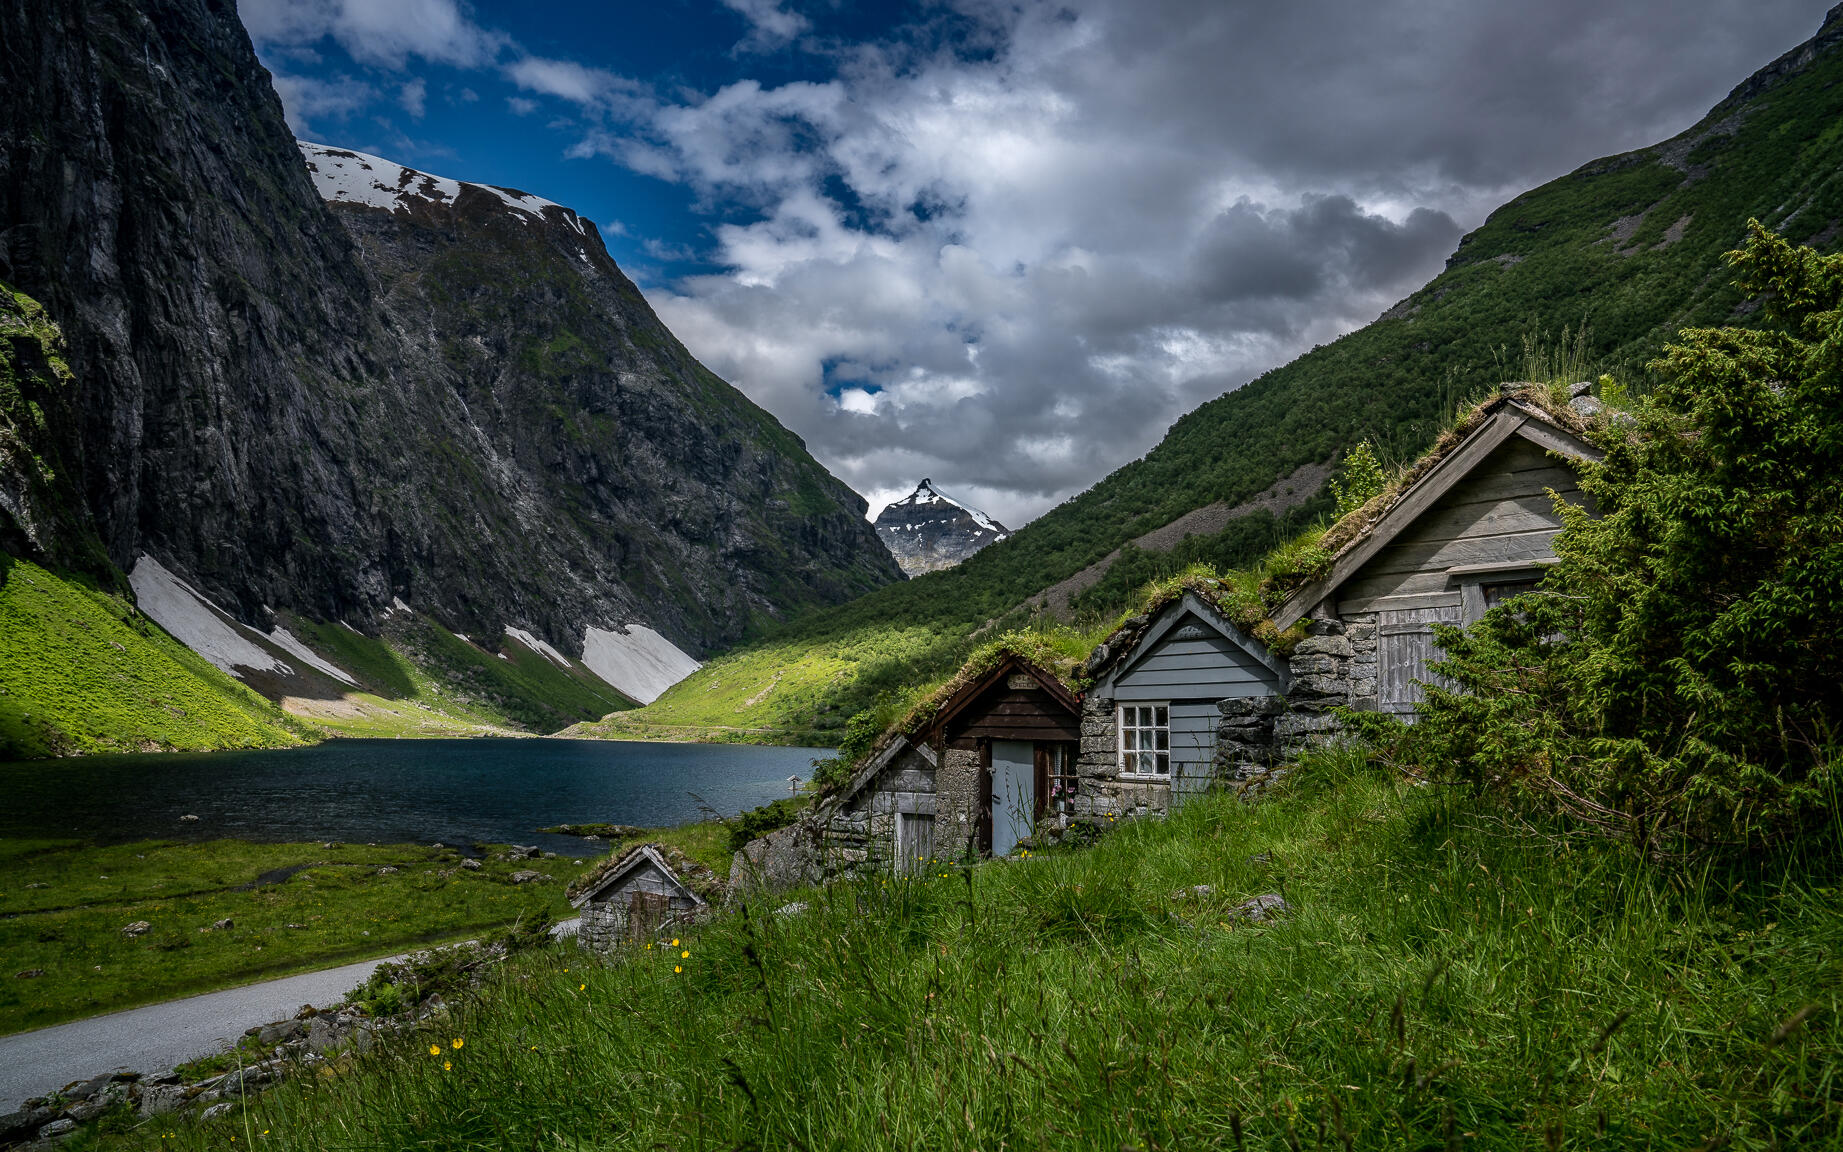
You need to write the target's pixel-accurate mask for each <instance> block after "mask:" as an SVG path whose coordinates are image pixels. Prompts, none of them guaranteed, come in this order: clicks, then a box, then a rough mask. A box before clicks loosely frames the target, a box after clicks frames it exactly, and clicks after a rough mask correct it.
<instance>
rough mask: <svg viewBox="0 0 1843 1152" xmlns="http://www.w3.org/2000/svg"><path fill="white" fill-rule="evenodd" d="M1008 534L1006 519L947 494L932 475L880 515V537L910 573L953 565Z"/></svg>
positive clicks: (910, 574) (878, 523)
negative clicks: (995, 517) (991, 515)
mask: <svg viewBox="0 0 1843 1152" xmlns="http://www.w3.org/2000/svg"><path fill="white" fill-rule="evenodd" d="M1010 534H1011V531H1010V529H1008V528H1006V527H1005V526H1004V525H1003V524H1000V523H999V522H998V521H996V520H994V519H992V518H991V517H990V516H987V515H986V514H985V513H984V512H981V511H979V510H978V509H977V508H969V507H967V506H966V505H965V504H962V503H960V502H959V501H957V500H955V499H953V498H952V497H950V496H947V495H945V494H943V493H942V492H941V490H940V489H938V488H936V487H935V486H934V481H932V480H928V479H924V480H923V481H922V482H921V483H920V484H917V485H916V486H915V491H913V492H911V493H909V494H908V495H907V496H906V497H904V498H903V499H901V500H898V501H896V502H895V503H893V504H891V505H889V506H888V507H887V508H885V509H883V511H881V512H879V513H878V514H877V536H878V538H879V539H881V540H882V541H883V543H884V546H885V547H887V548H888V549H889V550H890V555H892V556H894V557H895V558H896V563H898V564H900V565H902V571H903V572H904V574H906V575H909V576H920V575H921V574H922V573H924V572H939V571H941V570H942V569H943V568H952V567H953V566H954V565H956V564H958V563H960V561H962V560H964V559H966V558H967V557H968V556H971V555H972V554H973V553H975V552H977V551H979V550H980V549H981V548H984V547H985V546H986V545H987V544H994V543H997V542H998V541H1000V540H1003V539H1004V538H1005V537H1006V536H1009V535H1010Z"/></svg>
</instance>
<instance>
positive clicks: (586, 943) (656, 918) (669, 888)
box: [570, 844, 709, 951]
mask: <svg viewBox="0 0 1843 1152" xmlns="http://www.w3.org/2000/svg"><path fill="white" fill-rule="evenodd" d="M668 853H670V850H669V849H664V848H662V846H660V845H657V844H641V845H638V846H636V847H634V848H632V849H630V850H629V851H627V852H626V853H624V854H622V855H620V856H618V857H615V858H614V859H613V860H611V861H610V862H609V863H608V864H607V865H605V866H604V867H603V868H602V869H600V870H599V872H598V873H597V874H591V876H590V877H589V878H588V880H587V881H586V882H585V883H583V884H582V885H581V886H580V889H579V891H578V892H577V893H576V894H575V895H574V896H572V897H571V898H570V905H571V906H572V907H574V908H575V909H577V910H578V911H579V912H580V913H581V914H582V925H581V927H580V928H578V929H577V931H576V939H577V942H578V943H579V944H581V945H582V946H583V947H584V948H589V949H594V950H599V951H607V950H609V949H612V948H614V947H616V946H617V945H620V944H624V943H628V942H630V941H635V940H642V939H645V938H646V937H648V936H650V935H652V934H653V933H655V932H657V931H659V930H661V929H663V928H665V927H666V926H668V925H671V924H675V923H679V922H682V921H686V920H690V919H694V918H695V917H697V916H699V915H701V914H703V913H704V912H705V911H706V910H707V909H708V908H709V905H708V904H707V903H706V901H705V900H704V898H703V897H702V896H700V895H698V893H697V892H695V891H693V890H692V888H691V886H690V885H688V884H686V882H685V880H684V878H683V877H682V876H681V875H680V874H679V871H678V869H676V868H674V867H673V864H672V862H671V860H669V859H668Z"/></svg>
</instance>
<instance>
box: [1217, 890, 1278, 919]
mask: <svg viewBox="0 0 1843 1152" xmlns="http://www.w3.org/2000/svg"><path fill="white" fill-rule="evenodd" d="M1292 910H1293V906H1292V905H1291V904H1288V903H1287V902H1286V897H1284V896H1282V895H1280V894H1279V893H1278V892H1268V893H1266V894H1265V895H1262V896H1256V897H1255V898H1254V899H1252V900H1245V901H1243V902H1242V903H1240V904H1237V905H1236V906H1235V907H1233V908H1231V909H1229V911H1228V913H1227V915H1228V917H1229V919H1231V920H1247V921H1250V922H1252V923H1255V924H1263V923H1266V922H1268V921H1272V920H1278V919H1279V918H1280V917H1282V916H1284V915H1286V914H1287V913H1288V912H1291V911H1292Z"/></svg>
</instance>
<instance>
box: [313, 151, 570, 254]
mask: <svg viewBox="0 0 1843 1152" xmlns="http://www.w3.org/2000/svg"><path fill="white" fill-rule="evenodd" d="M296 143H298V144H299V145H300V148H301V157H302V159H304V160H306V162H307V171H308V173H309V175H311V176H312V177H313V178H314V187H315V188H317V189H319V192H320V198H321V199H322V200H325V201H327V202H328V203H331V204H357V205H361V206H363V207H366V208H383V209H386V210H387V211H391V212H406V211H408V210H409V208H410V206H411V203H412V202H413V201H416V200H424V201H428V202H431V203H435V204H453V203H454V202H455V201H457V200H459V199H460V198H461V189H463V188H478V189H479V190H480V191H482V192H487V193H491V194H492V195H494V196H497V197H499V199H500V200H502V201H504V202H505V204H506V207H508V208H510V209H512V213H511V214H512V215H513V216H515V217H517V218H518V219H520V220H525V221H527V222H528V221H529V220H533V219H535V220H539V221H542V220H543V219H544V209H546V208H558V209H562V211H563V212H564V213H565V216H564V219H565V220H566V221H567V222H568V223H569V225H570V227H572V228H574V229H576V231H577V232H578V233H582V232H583V227H582V219H581V217H579V216H577V215H576V213H574V212H572V211H570V210H569V209H568V208H564V207H563V205H561V204H558V203H556V202H555V201H552V200H546V199H544V198H543V197H542V196H533V195H531V194H530V193H528V192H520V191H518V190H517V189H513V188H499V187H495V186H494V185H491V184H475V183H473V182H472V181H470V180H450V179H449V178H447V177H445V176H432V175H430V174H429V173H427V172H419V171H417V170H416V169H414V168H406V167H404V166H403V165H401V164H398V163H397V162H395V161H394V160H386V159H384V158H383V157H381V156H370V155H367V154H366V153H363V152H354V151H352V150H351V149H349V148H332V147H329V146H327V145H325V144H312V143H309V142H308V141H306V140H300V141H297V142H296ZM585 234H586V233H585Z"/></svg>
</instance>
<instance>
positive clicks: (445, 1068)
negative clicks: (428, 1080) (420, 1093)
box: [442, 1060, 454, 1072]
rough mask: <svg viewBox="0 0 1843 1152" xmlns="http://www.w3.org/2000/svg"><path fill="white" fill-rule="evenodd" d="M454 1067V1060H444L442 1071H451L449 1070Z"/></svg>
mask: <svg viewBox="0 0 1843 1152" xmlns="http://www.w3.org/2000/svg"><path fill="white" fill-rule="evenodd" d="M453 1069H454V1061H452V1060H443V1061H442V1071H443V1072H449V1071H452V1070H453Z"/></svg>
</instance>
